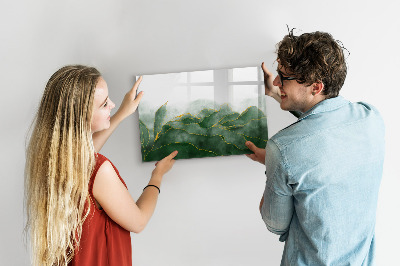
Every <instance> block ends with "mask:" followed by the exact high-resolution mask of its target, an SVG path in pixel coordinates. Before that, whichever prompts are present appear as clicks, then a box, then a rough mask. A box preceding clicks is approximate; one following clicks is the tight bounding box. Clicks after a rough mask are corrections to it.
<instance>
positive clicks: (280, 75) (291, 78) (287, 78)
mask: <svg viewBox="0 0 400 266" xmlns="http://www.w3.org/2000/svg"><path fill="white" fill-rule="evenodd" d="M277 72H278V76H279V80H280V81H281V85H282V87H283V81H284V80H296V79H297V78H296V77H285V76H283V74H282V72H281V71H280V70H279V69H278V70H277Z"/></svg>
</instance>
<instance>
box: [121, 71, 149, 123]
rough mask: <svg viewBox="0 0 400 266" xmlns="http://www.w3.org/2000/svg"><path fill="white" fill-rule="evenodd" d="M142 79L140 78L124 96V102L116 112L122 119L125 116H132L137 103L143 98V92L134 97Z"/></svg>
mask: <svg viewBox="0 0 400 266" xmlns="http://www.w3.org/2000/svg"><path fill="white" fill-rule="evenodd" d="M142 79H143V77H142V76H140V77H139V78H138V80H137V81H136V82H135V84H134V85H133V87H132V89H130V90H129V91H128V92H127V93H126V94H125V97H124V100H123V101H122V103H121V106H120V107H119V109H118V111H117V113H119V114H120V115H121V116H122V117H123V118H126V117H127V116H129V115H131V114H133V113H134V112H135V111H136V109H137V107H138V105H139V102H140V100H141V99H142V97H143V91H141V92H140V93H139V94H138V95H136V91H137V89H138V87H139V84H140V82H141V81H142Z"/></svg>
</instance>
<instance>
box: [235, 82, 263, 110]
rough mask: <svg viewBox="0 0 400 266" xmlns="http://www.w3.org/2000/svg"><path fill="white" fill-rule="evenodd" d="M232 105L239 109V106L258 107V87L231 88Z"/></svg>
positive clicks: (237, 86)
mask: <svg viewBox="0 0 400 266" xmlns="http://www.w3.org/2000/svg"><path fill="white" fill-rule="evenodd" d="M232 105H233V106H234V107H235V108H237V109H239V108H240V106H242V108H243V107H246V106H251V105H255V106H257V105H258V85H233V86H232Z"/></svg>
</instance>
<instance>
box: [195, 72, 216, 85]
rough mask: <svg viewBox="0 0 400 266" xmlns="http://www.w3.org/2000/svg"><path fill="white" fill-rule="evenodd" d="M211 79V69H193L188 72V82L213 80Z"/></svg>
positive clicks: (212, 75) (212, 74)
mask: <svg viewBox="0 0 400 266" xmlns="http://www.w3.org/2000/svg"><path fill="white" fill-rule="evenodd" d="M213 80H214V71H213V70H206V71H194V72H191V73H190V82H192V83H199V82H213Z"/></svg>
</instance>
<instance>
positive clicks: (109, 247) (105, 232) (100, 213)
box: [69, 153, 132, 266]
mask: <svg viewBox="0 0 400 266" xmlns="http://www.w3.org/2000/svg"><path fill="white" fill-rule="evenodd" d="M105 161H109V160H108V159H107V158H106V157H105V156H103V155H101V154H99V153H97V154H96V166H95V167H94V170H93V173H92V176H91V177H90V181H89V195H90V202H89V204H90V213H89V215H88V217H87V218H86V220H85V222H84V223H83V226H82V237H81V242H80V246H79V249H78V250H76V251H75V256H74V257H73V259H72V261H71V262H70V263H69V265H71V266H75V265H76V266H89V265H90V266H93V265H97V266H100V265H101V266H103V265H104V266H105V265H110V266H112V265H118V266H125V265H130V266H131V265H132V247H131V235H130V232H129V231H127V230H125V229H124V228H122V227H121V226H119V225H118V224H117V223H115V222H114V221H113V220H111V218H110V217H108V215H107V214H106V212H105V211H104V210H102V209H99V208H98V207H97V206H96V203H95V200H94V197H93V183H94V179H95V178H96V174H97V171H98V170H99V168H100V166H101V165H102V164H103V163H104V162H105ZM110 163H111V162H110ZM111 165H112V166H113V167H114V170H115V172H116V173H117V174H118V177H119V178H120V180H121V182H122V183H123V184H124V185H125V187H126V184H125V182H124V180H122V178H121V176H120V175H119V172H118V170H117V168H115V166H114V165H113V164H112V163H111Z"/></svg>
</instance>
